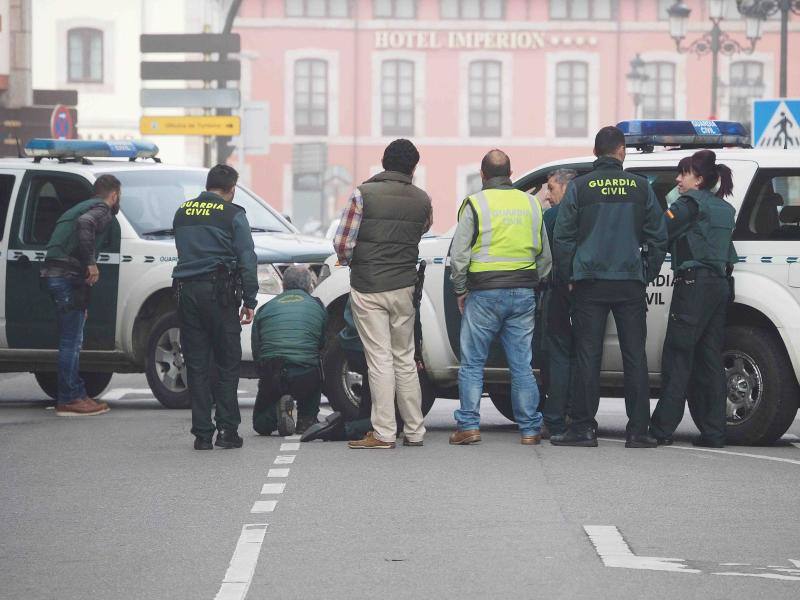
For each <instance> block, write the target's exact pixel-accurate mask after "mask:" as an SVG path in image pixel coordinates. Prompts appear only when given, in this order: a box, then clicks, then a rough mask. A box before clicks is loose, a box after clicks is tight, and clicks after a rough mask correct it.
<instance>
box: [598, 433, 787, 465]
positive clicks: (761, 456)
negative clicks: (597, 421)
mask: <svg viewBox="0 0 800 600" xmlns="http://www.w3.org/2000/svg"><path fill="white" fill-rule="evenodd" d="M597 439H598V440H600V441H603V442H615V443H617V444H624V443H625V440H615V439H613V438H597ZM793 445H794V444H793ZM660 448H663V449H665V450H691V451H692V452H711V453H713V454H727V455H728V456H741V457H744V458H757V459H759V460H770V461H774V462H782V463H789V464H791V465H800V460H795V459H793V458H781V457H780V456H766V455H764V454H750V453H749V452H732V451H730V450H719V449H717V448H698V447H697V446H678V445H676V444H673V445H672V446H660V447H659V449H660Z"/></svg>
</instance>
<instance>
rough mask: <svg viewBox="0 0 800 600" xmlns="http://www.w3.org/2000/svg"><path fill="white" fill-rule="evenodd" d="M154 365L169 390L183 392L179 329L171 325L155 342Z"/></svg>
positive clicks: (184, 386) (183, 382) (183, 367)
mask: <svg viewBox="0 0 800 600" xmlns="http://www.w3.org/2000/svg"><path fill="white" fill-rule="evenodd" d="M154 358H155V361H154V362H155V366H156V373H157V374H158V378H159V379H160V380H161V384H162V385H163V386H164V387H165V388H166V389H167V390H169V391H170V392H172V393H175V394H179V393H181V392H185V391H186V388H187V385H186V363H185V362H184V360H183V352H182V351H181V331H180V329H178V328H177V327H172V328H170V329H167V330H166V331H164V333H162V334H161V336H160V337H159V338H158V341H157V342H156V352H155V357H154Z"/></svg>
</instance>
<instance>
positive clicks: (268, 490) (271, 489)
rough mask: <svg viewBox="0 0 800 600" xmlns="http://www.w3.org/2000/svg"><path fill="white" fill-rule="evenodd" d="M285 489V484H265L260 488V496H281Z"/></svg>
mask: <svg viewBox="0 0 800 600" xmlns="http://www.w3.org/2000/svg"><path fill="white" fill-rule="evenodd" d="M285 489H286V484H285V483H265V484H264V485H263V487H262V488H261V493H262V494H282V493H283V491H284V490H285Z"/></svg>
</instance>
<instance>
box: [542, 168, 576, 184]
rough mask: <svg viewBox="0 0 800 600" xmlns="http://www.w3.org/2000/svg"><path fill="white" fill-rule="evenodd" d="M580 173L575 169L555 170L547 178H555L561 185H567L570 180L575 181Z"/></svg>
mask: <svg viewBox="0 0 800 600" xmlns="http://www.w3.org/2000/svg"><path fill="white" fill-rule="evenodd" d="M577 176H578V172H577V171H576V170H575V169H555V170H553V171H550V172H549V173H548V174H547V178H548V179H550V178H551V177H554V178H555V180H556V181H557V182H558V183H559V184H560V185H565V184H566V183H567V182H568V181H569V180H570V179H575V178H576V177H577Z"/></svg>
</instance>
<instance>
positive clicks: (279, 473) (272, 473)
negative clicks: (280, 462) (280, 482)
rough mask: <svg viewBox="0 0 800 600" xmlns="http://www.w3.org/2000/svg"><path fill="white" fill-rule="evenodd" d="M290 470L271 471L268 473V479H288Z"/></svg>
mask: <svg viewBox="0 0 800 600" xmlns="http://www.w3.org/2000/svg"><path fill="white" fill-rule="evenodd" d="M288 476H289V469H270V470H269V471H267V477H288Z"/></svg>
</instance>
